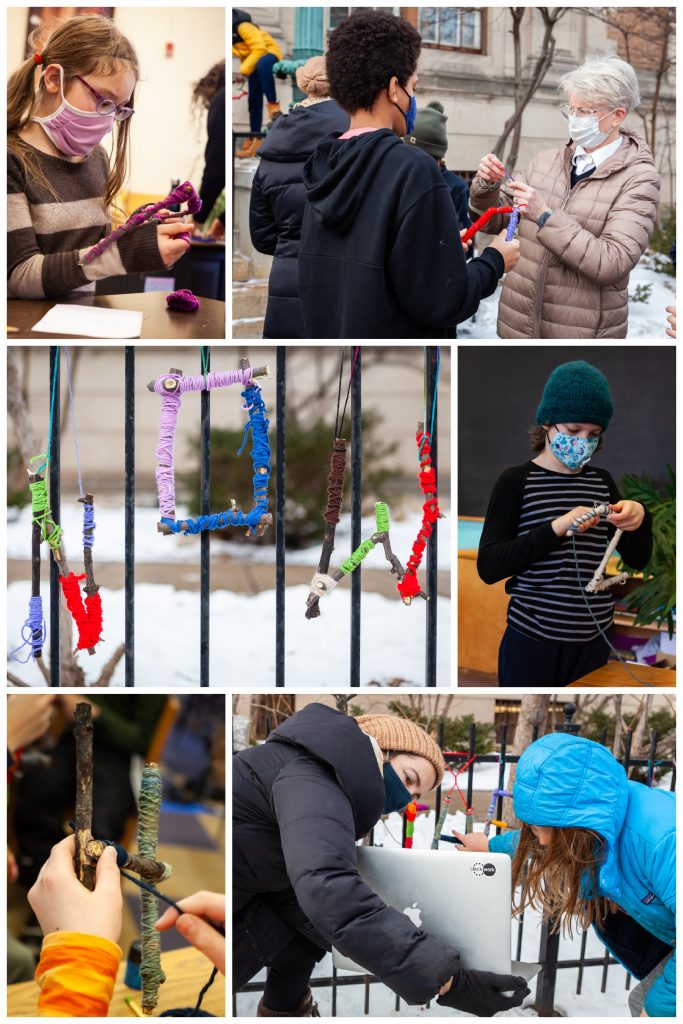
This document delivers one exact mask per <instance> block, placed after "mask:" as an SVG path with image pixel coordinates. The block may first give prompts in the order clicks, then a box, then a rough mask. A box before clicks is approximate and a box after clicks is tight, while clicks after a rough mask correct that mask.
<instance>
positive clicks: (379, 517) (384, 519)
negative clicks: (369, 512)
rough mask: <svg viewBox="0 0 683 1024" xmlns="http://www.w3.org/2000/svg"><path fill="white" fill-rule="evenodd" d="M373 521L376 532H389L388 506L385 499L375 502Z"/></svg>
mask: <svg viewBox="0 0 683 1024" xmlns="http://www.w3.org/2000/svg"><path fill="white" fill-rule="evenodd" d="M375 522H376V523H377V533H388V532H389V506H388V505H387V503H386V501H377V502H375Z"/></svg>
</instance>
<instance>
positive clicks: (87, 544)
mask: <svg viewBox="0 0 683 1024" xmlns="http://www.w3.org/2000/svg"><path fill="white" fill-rule="evenodd" d="M96 526H97V523H96V522H95V506H94V505H86V503H85V502H83V547H84V548H91V547H92V546H93V544H94V542H95V537H94V536H93V534H92V533H91V534H89V535H88V534H86V532H85V531H86V530H93V531H94V530H95V527H96Z"/></svg>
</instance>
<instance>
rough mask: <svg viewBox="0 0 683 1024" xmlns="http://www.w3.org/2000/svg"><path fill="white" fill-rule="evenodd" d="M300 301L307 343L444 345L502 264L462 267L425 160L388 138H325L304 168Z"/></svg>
mask: <svg viewBox="0 0 683 1024" xmlns="http://www.w3.org/2000/svg"><path fill="white" fill-rule="evenodd" d="M304 185H305V187H306V198H307V204H306V211H305V214H304V221H303V228H302V232H301V245H300V250H299V295H300V299H301V305H302V308H303V314H304V322H305V325H306V337H307V338H349V339H357V338H388V339H392V338H446V337H454V336H455V325H456V324H459V323H462V322H463V321H464V320H467V319H469V317H471V316H472V314H473V313H475V312H476V310H477V308H478V306H479V303H480V302H481V300H482V299H483V298H485V297H486V296H487V295H492V294H493V292H494V291H495V289H496V285H497V283H498V279H499V277H501V276H502V274H503V271H504V262H503V257H502V256H501V255H500V253H499V252H498V251H497V250H495V249H492V248H488V249H485V250H484V252H483V253H482V255H481V256H479V257H478V258H477V259H474V260H472V261H471V262H470V263H466V261H465V257H464V254H463V251H462V246H461V244H460V229H459V225H458V219H457V216H456V213H455V209H454V207H453V200H452V198H451V195H450V193H449V191H448V188H447V187H446V185H445V183H444V181H443V179H442V177H441V174H440V173H439V168H438V166H437V164H436V161H435V160H434V159H433V157H430V156H429V155H428V154H427V153H423V152H422V151H421V150H419V149H415V148H414V147H411V146H404V145H403V143H402V141H401V139H399V138H398V136H397V135H395V134H394V133H393V132H392V131H389V130H388V129H380V130H378V131H373V132H368V133H366V134H363V135H359V136H356V137H355V138H352V139H346V140H343V141H340V140H339V139H338V138H333V139H325V140H323V141H322V142H321V143H320V144H319V145H318V147H317V149H316V151H315V153H314V154H313V156H312V157H311V158H310V159H309V160H308V161H307V163H306V166H305V167H304Z"/></svg>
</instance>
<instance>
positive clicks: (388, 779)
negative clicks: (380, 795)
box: [382, 761, 413, 814]
mask: <svg viewBox="0 0 683 1024" xmlns="http://www.w3.org/2000/svg"><path fill="white" fill-rule="evenodd" d="M382 771H383V774H384V811H383V812H382V813H383V814H391V812H392V811H402V810H403V808H404V807H405V806H406V805H407V804H409V803H410V801H411V800H412V799H413V798H412V796H411V795H410V790H408V789H406V787H405V786H404V785H403V783H402V782H401V780H400V778H399V777H398V774H397V773H396V772H395V771H394V769H393V768H392V767H391V765H390V764H389V762H388V761H385V762H384V766H383V769H382Z"/></svg>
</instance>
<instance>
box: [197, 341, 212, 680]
mask: <svg viewBox="0 0 683 1024" xmlns="http://www.w3.org/2000/svg"><path fill="white" fill-rule="evenodd" d="M199 363H200V366H199V369H200V371H201V373H202V374H204V373H208V372H209V370H210V369H211V349H210V348H209V346H208V345H207V346H206V348H205V349H204V357H203V359H202V350H201V348H200V350H199ZM200 401H201V405H200V417H201V418H200V461H201V478H200V485H199V486H200V494H199V502H200V505H199V511H200V514H201V515H203V516H207V515H208V514H209V512H210V511H211V392H210V391H209V389H208V388H205V390H204V391H202V392H200ZM210 629H211V531H210V530H202V532H201V533H200V535H199V685H200V686H208V685H209V651H210V646H209V633H210Z"/></svg>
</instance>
